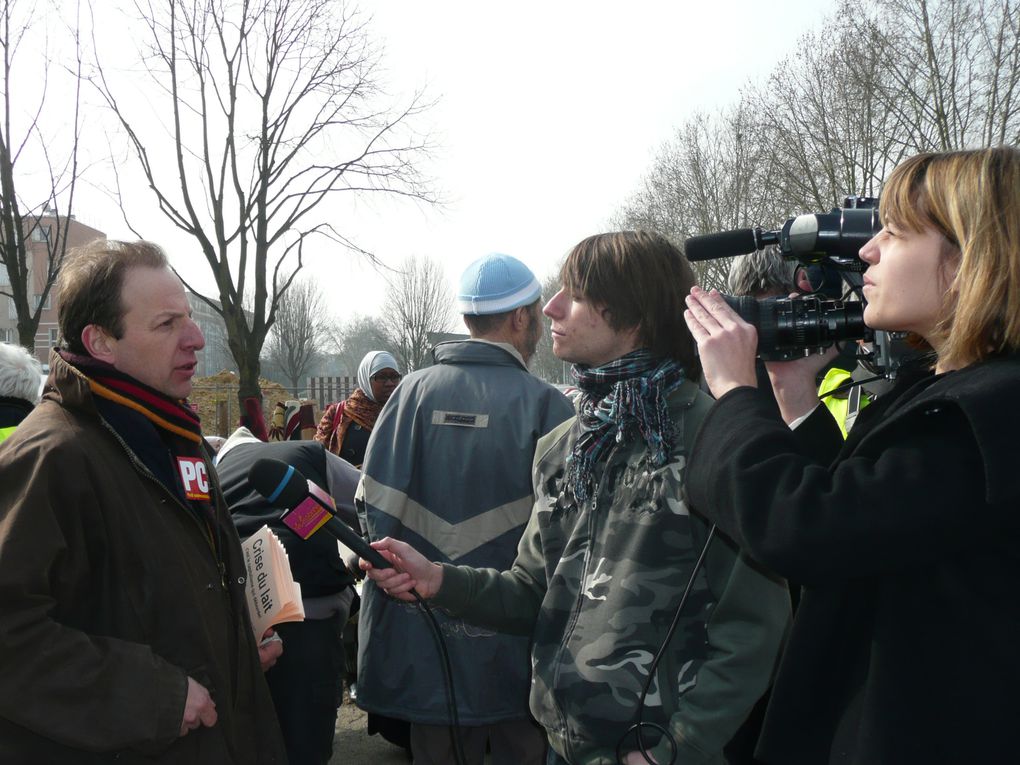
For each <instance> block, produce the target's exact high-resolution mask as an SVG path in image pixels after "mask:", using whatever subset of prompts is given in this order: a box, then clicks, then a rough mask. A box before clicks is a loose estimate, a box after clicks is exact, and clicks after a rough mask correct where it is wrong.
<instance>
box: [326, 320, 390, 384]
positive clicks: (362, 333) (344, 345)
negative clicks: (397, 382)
mask: <svg viewBox="0 0 1020 765" xmlns="http://www.w3.org/2000/svg"><path fill="white" fill-rule="evenodd" d="M330 339H331V341H332V344H333V348H334V349H335V350H336V353H337V355H338V356H339V359H340V365H341V367H342V368H343V369H344V371H345V372H346V374H347V375H348V376H349V377H354V376H355V375H356V374H357V373H358V366H359V365H360V364H361V360H362V359H363V358H365V354H367V353H368V352H369V351H383V350H387V349H388V343H389V341H388V340H387V339H386V338H385V337H384V335H383V334H382V331H381V330H380V328H379V320H378V319H376V318H375V317H372V316H358V315H355V316H353V317H351V318H350V319H349V320H348V321H347V322H345V323H343V324H341V325H339V326H336V327H334V328H333V330H332V333H331V336H330Z"/></svg>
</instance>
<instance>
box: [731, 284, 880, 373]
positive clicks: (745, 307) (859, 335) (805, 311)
mask: <svg viewBox="0 0 1020 765" xmlns="http://www.w3.org/2000/svg"><path fill="white" fill-rule="evenodd" d="M723 299H724V300H725V301H726V303H727V304H728V305H729V306H730V307H731V308H732V309H733V310H734V311H736V312H737V314H739V315H740V317H741V318H742V319H743V320H744V321H746V322H747V323H748V324H752V325H754V327H755V328H756V329H757V330H758V356H759V357H760V358H761V359H763V360H765V361H788V360H790V359H795V358H798V357H800V356H806V355H808V354H810V353H813V352H815V351H818V350H821V349H823V348H828V347H829V346H830V345H832V344H833V343H838V342H841V341H844V340H862V339H864V340H869V339H871V337H872V333H871V330H870V329H868V328H867V327H866V326H865V325H864V304H863V303H858V302H844V301H842V300H820V299H818V298H817V297H814V296H807V297H802V298H766V299H765V300H760V301H759V300H755V299H754V298H752V297H747V296H741V297H736V296H733V295H723Z"/></svg>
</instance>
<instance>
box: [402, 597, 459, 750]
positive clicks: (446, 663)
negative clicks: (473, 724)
mask: <svg viewBox="0 0 1020 765" xmlns="http://www.w3.org/2000/svg"><path fill="white" fill-rule="evenodd" d="M411 594H412V595H413V596H414V599H415V600H416V601H418V608H420V609H421V612H422V613H423V614H424V615H425V616H426V618H427V619H428V623H429V627H431V628H432V637H434V638H435V639H436V646H437V647H438V648H439V655H440V658H441V659H442V665H443V680H445V681H446V682H445V683H444V686H445V690H446V712H447V717H448V718H449V720H450V740H451V741H452V742H453V756H454V757H455V758H456V760H457V765H467V759H466V758H465V757H464V751H463V749H462V747H461V735H460V715H459V714H458V713H457V695H456V693H455V692H454V689H453V668H452V666H451V664H450V654H449V652H448V651H447V650H446V641H444V640H443V633H442V631H441V630H440V629H439V621H438V620H437V619H436V615H435V614H433V613H432V609H431V608H429V606H428V603H426V602H425V600H424V598H422V596H421V595H419V594H418V591H417V590H415V589H413V588H412V589H411Z"/></svg>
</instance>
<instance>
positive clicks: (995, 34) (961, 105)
mask: <svg viewBox="0 0 1020 765" xmlns="http://www.w3.org/2000/svg"><path fill="white" fill-rule="evenodd" d="M852 18H855V19H862V18H863V19H864V23H868V24H870V25H871V26H872V27H873V28H875V29H877V30H879V33H880V36H881V38H882V39H883V40H884V42H885V47H884V50H885V52H886V54H887V55H886V57H885V62H884V63H885V67H886V69H887V71H888V73H889V76H890V79H891V82H892V87H891V88H889V89H888V90H886V91H884V92H883V93H882V94H881V96H882V98H883V106H884V108H885V109H887V110H889V111H890V112H891V113H893V114H895V115H897V117H898V118H899V124H900V126H901V128H902V132H903V135H902V138H903V140H904V143H905V144H906V145H907V146H908V148H909V149H910V150H911V153H912V152H916V151H948V150H951V149H962V148H967V147H968V146H974V145H992V144H998V143H1017V141H1018V139H1020V4H1018V3H1017V0H872V1H871V2H870V3H867V4H865V5H864V6H863V7H862V9H861V11H859V12H858V13H856V14H854V16H853V17H852Z"/></svg>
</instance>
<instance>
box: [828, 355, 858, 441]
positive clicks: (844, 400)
mask: <svg viewBox="0 0 1020 765" xmlns="http://www.w3.org/2000/svg"><path fill="white" fill-rule="evenodd" d="M850 377H851V373H850V372H848V371H846V370H845V369H840V368H839V367H833V368H832V369H830V370H829V371H828V372H826V373H825V377H823V378H822V384H821V385H819V386H818V395H819V396H825V394H826V393H828V392H829V391H833V390H836V388H838V387H839V386H840V385H845V384H846V383H848V382H850ZM822 403H823V404H825V408H826V409H828V410H829V413H830V414H831V415H832V416H833V418H834V419H835V420H836V424H837V425H839V431H840V432H841V433H842V434H843V438H846V434H847V433H848V432H849V431H850V428H852V427H853V424H854V421H855V420H856V419H857V414H858V413H859V412H860V411H861V409H863V408H864V407H866V406H867V405H868V404H869V403H870V399H869V398H868V396H867V394H866V393H864V392H863V391H862V390H861V386H860V385H855V386H854V387H853V388H850V389H849V390H846V391H843V392H842V393H837V394H836V395H834V396H825V398H823V399H822Z"/></svg>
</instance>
